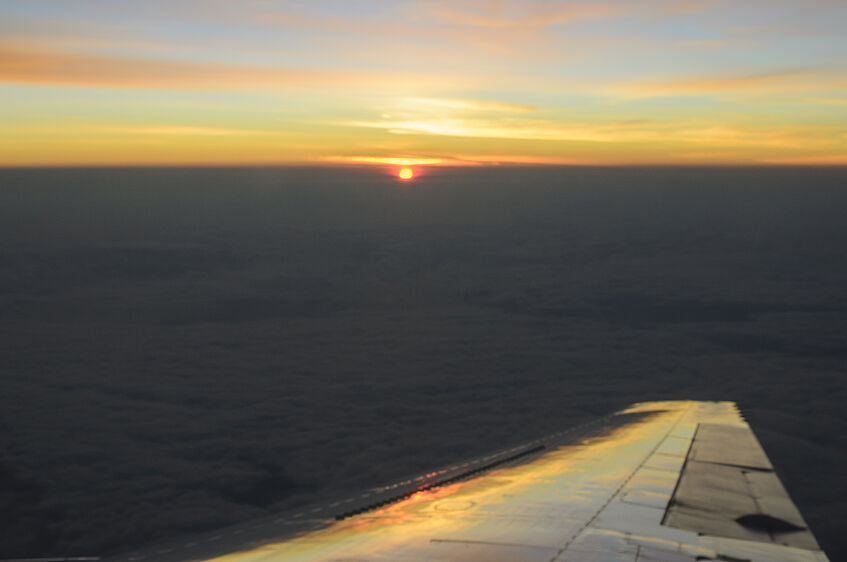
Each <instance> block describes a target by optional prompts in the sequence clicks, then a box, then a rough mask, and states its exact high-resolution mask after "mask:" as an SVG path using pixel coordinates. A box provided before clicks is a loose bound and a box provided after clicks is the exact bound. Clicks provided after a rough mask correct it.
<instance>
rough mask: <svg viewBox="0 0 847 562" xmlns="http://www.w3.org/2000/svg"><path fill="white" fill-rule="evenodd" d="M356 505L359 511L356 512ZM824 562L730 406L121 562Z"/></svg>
mask: <svg viewBox="0 0 847 562" xmlns="http://www.w3.org/2000/svg"><path fill="white" fill-rule="evenodd" d="M357 502H358V503H357ZM212 559H214V560H219V561H221V562H254V561H255V562H258V561H262V562H265V561H267V562H270V561H283V560H285V561H301V560H302V561H305V560H309V561H326V562H329V561H335V562H341V561H353V560H355V561H377V560H380V561H382V560H397V561H424V560H426V561H429V560H459V561H470V560H474V561H476V560H491V561H500V562H507V561H528V562H534V561H538V562H542V561H543V562H558V561H566V560H597V561H601V560H602V561H619V560H620V561H633V562H635V561H645V560H660V561H669V562H676V561H695V560H729V561H751V562H752V561H758V560H769V561H782V560H784V561H798V562H800V561H825V560H827V557H826V555H825V554H824V553H823V552H822V551H821V550H820V547H819V546H818V544H817V542H816V541H815V539H814V536H813V535H812V533H811V532H810V531H809V529H808V528H807V525H806V523H805V521H804V520H803V518H802V516H801V515H800V513H799V511H798V510H797V508H796V507H795V506H794V504H793V502H792V501H791V499H790V498H789V497H788V494H787V493H786V491H785V489H784V488H783V486H782V484H781V483H780V482H779V479H778V478H777V476H776V475H775V473H774V471H773V466H772V465H771V463H770V461H769V460H768V458H767V455H765V453H764V451H763V450H762V448H761V445H760V444H759V442H758V440H757V439H756V437H755V435H754V434H753V432H752V431H751V429H750V427H749V426H748V425H747V423H746V422H745V421H744V419H743V418H742V417H741V415H740V414H739V412H738V409H737V408H736V406H735V404H734V403H732V402H650V403H642V404H636V405H634V406H632V407H631V408H629V409H627V410H624V411H622V412H619V413H617V414H614V415H612V416H607V417H605V418H601V419H600V420H598V422H597V423H596V424H595V425H594V426H593V427H592V428H587V429H586V428H575V429H574V430H569V431H566V432H561V433H558V434H555V435H553V436H549V437H548V438H545V439H539V440H537V441H533V442H531V443H527V444H525V446H522V447H515V448H512V449H509V450H506V451H501V452H499V453H496V454H494V455H489V456H488V457H483V458H482V459H476V460H474V461H469V462H467V463H464V464H462V465H456V466H452V467H449V468H446V469H444V470H441V471H436V472H434V473H430V474H429V475H426V476H422V477H420V478H417V479H409V480H406V481H403V482H399V483H396V484H393V485H391V486H387V487H383V488H376V489H373V490H369V491H368V492H366V493H364V494H361V495H359V496H356V497H355V498H348V499H345V500H342V501H339V502H334V503H333V504H329V505H327V506H317V507H314V508H312V509H308V510H304V511H303V512H300V513H295V514H292V515H291V516H287V517H281V516H277V517H276V518H275V519H266V520H261V521H259V522H253V523H251V524H248V525H244V526H239V527H235V528H232V529H228V530H223V531H220V532H217V533H216V534H210V535H207V536H203V537H198V538H197V539H195V540H191V541H183V542H182V543H179V544H177V543H174V544H171V545H164V546H161V547H158V548H154V549H151V550H147V551H143V552H135V553H130V554H128V555H126V556H122V557H116V558H115V560H122V561H132V560H145V562H146V561H148V560H151V561H152V560H156V561H162V562H176V561H181V560H212Z"/></svg>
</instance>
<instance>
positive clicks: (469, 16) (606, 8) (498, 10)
mask: <svg viewBox="0 0 847 562" xmlns="http://www.w3.org/2000/svg"><path fill="white" fill-rule="evenodd" d="M623 11H624V9H623V7H622V6H621V5H620V4H613V3H607V2H568V3H564V2H514V1H513V2H503V1H491V0H488V1H481V2H465V3H462V4H458V3H456V2H435V3H428V4H426V5H425V6H424V14H425V15H428V16H429V17H431V18H433V19H434V20H435V21H436V22H438V23H442V24H449V25H458V26H466V27H478V28H489V29H522V30H530V29H539V28H543V27H548V26H552V25H559V24H563V23H569V22H574V21H579V20H586V19H596V18H604V17H609V16H613V15H617V14H620V13H621V12H623Z"/></svg>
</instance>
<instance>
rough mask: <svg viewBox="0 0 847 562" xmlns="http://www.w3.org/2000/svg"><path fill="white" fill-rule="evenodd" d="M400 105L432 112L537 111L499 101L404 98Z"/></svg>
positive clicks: (529, 106) (533, 108)
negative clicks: (452, 110)
mask: <svg viewBox="0 0 847 562" xmlns="http://www.w3.org/2000/svg"><path fill="white" fill-rule="evenodd" d="M399 101H400V104H402V105H406V106H411V107H413V108H415V109H418V110H420V109H424V110H426V109H432V110H444V109H447V110H450V109H460V110H471V111H505V112H525V111H535V107H534V106H532V105H519V104H513V103H504V102H498V101H485V100H468V99H445V98H403V99H401V100H399Z"/></svg>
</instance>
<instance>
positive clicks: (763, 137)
mask: <svg viewBox="0 0 847 562" xmlns="http://www.w3.org/2000/svg"><path fill="white" fill-rule="evenodd" d="M350 125H352V126H356V127H367V128H378V129H384V130H385V131H386V132H388V133H392V134H398V135H438V136H451V137H469V138H487V139H504V140H505V139H509V140H542V141H565V142H582V143H585V142H589V143H629V144H638V143H654V144H667V143H685V144H691V145H694V144H702V145H711V146H715V147H772V148H773V147H779V148H792V149H796V148H802V147H804V146H806V147H807V146H811V145H821V144H827V143H829V144H831V142H832V139H833V129H832V128H829V127H818V128H814V127H807V128H804V129H798V128H793V129H792V128H774V127H744V126H730V125H724V124H709V123H687V122H664V123H652V122H649V121H645V122H641V123H639V122H637V121H636V122H629V123H626V122H625V123H612V124H605V125H583V124H573V125H568V124H563V123H559V122H556V121H551V120H528V119H520V120H485V119H458V118H455V119H430V120H420V121H391V120H385V121H358V122H353V123H350Z"/></svg>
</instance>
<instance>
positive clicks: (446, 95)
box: [0, 0, 847, 166]
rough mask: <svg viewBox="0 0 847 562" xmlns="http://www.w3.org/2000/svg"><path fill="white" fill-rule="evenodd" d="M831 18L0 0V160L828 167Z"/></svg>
mask: <svg viewBox="0 0 847 562" xmlns="http://www.w3.org/2000/svg"><path fill="white" fill-rule="evenodd" d="M844 21H847V5H845V4H844V3H843V2H837V1H833V0H812V1H810V2H807V3H804V4H803V7H802V9H800V7H799V4H798V3H797V2H793V1H791V2H790V1H787V0H769V1H764V0H762V1H759V0H751V1H749V2H745V3H733V2H725V1H718V0H714V1H696V0H689V1H682V2H680V1H662V0H646V1H644V2H639V3H633V2H622V1H621V2H616V1H610V2H567V1H562V2H541V1H522V2H508V1H468V2H427V1H415V2H405V1H402V2H401V1H398V2H380V1H373V2H360V3H356V4H355V9H354V7H353V6H352V4H351V3H346V2H340V1H316V2H309V3H303V4H296V3H290V2H282V1H278V2H277V1H268V0H261V1H260V0H248V1H245V2H239V3H238V5H237V6H236V5H234V4H231V5H230V4H228V3H208V2H200V1H197V0H178V1H173V2H168V3H165V2H158V1H147V2H142V1H140V0H128V1H126V2H120V3H115V2H103V1H95V0H81V1H75V2H72V3H70V2H66V1H60V0H54V1H46V0H31V1H29V2H20V3H5V4H2V5H0V33H1V34H2V35H0V92H2V93H1V94H0V95H2V100H3V104H2V106H1V107H0V165H2V166H21V165H24V166H30V165H102V164H143V165H158V164H299V163H328V164H332V163H344V162H354V163H380V162H383V161H389V162H394V163H398V162H401V161H407V162H414V163H417V165H427V164H432V163H442V164H444V163H447V164H460V165H461V164H497V163H510V162H512V163H561V164H611V165H617V164H824V165H832V164H847V68H845V65H844V62H843V61H844V60H847V39H845V35H844V34H843V30H842V26H841V25H840V24H841V23H843V22H844ZM386 159H388V160H386Z"/></svg>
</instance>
